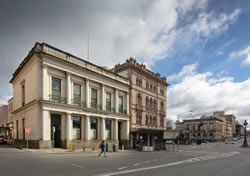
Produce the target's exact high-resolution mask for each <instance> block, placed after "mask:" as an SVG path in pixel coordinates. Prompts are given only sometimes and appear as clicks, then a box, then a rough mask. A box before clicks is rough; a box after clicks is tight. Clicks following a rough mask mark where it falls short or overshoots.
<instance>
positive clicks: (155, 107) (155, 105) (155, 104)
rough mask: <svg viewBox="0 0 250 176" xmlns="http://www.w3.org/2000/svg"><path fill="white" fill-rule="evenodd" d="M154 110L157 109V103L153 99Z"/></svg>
mask: <svg viewBox="0 0 250 176" xmlns="http://www.w3.org/2000/svg"><path fill="white" fill-rule="evenodd" d="M154 110H155V111H157V103H156V100H154Z"/></svg>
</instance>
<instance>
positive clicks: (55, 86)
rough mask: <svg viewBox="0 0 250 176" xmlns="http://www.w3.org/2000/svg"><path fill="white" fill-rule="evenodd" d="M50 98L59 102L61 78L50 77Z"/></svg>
mask: <svg viewBox="0 0 250 176" xmlns="http://www.w3.org/2000/svg"><path fill="white" fill-rule="evenodd" d="M52 100H53V101H57V102H61V80H60V79H57V78H54V77H52Z"/></svg>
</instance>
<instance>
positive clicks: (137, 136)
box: [112, 58, 168, 148]
mask: <svg viewBox="0 0 250 176" xmlns="http://www.w3.org/2000/svg"><path fill="white" fill-rule="evenodd" d="M112 70H113V71H114V72H116V73H118V74H120V75H122V76H124V77H126V78H128V79H129V81H130V115H131V116H130V142H131V147H133V148H135V147H136V146H137V145H139V144H142V145H144V146H154V147H156V148H157V147H158V148H160V144H161V143H162V141H163V132H164V130H165V129H166V110H167V106H166V105H167V85H168V84H167V79H166V78H165V77H161V76H160V74H158V73H157V74H156V73H153V72H151V71H150V70H148V69H147V68H146V66H145V65H143V64H139V63H137V61H136V60H135V59H133V58H130V59H128V60H127V61H126V62H125V63H123V64H118V65H116V66H115V68H113V69H112Z"/></svg>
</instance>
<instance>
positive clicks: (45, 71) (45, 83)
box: [42, 63, 49, 100]
mask: <svg viewBox="0 0 250 176" xmlns="http://www.w3.org/2000/svg"><path fill="white" fill-rule="evenodd" d="M42 72H43V77H42V79H43V80H42V99H43V100H47V99H48V94H49V93H48V91H47V88H48V87H49V86H48V85H49V80H48V79H47V78H48V65H47V64H45V63H43V65H42Z"/></svg>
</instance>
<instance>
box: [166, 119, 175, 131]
mask: <svg viewBox="0 0 250 176" xmlns="http://www.w3.org/2000/svg"><path fill="white" fill-rule="evenodd" d="M174 127H175V122H174V121H173V119H171V118H167V129H173V128H174Z"/></svg>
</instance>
